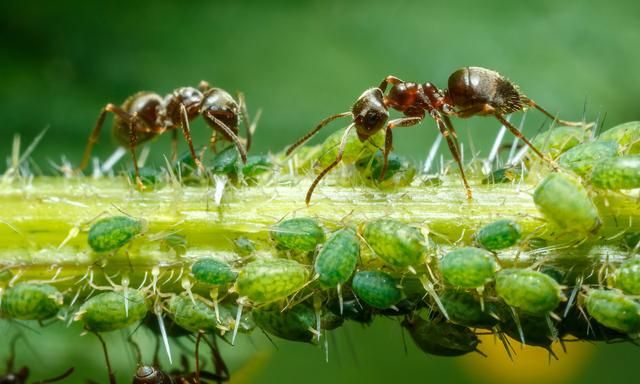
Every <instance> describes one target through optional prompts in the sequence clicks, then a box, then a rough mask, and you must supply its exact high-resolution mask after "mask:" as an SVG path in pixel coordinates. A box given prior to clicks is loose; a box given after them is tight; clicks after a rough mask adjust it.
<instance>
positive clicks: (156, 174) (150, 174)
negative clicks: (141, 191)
mask: <svg viewBox="0 0 640 384" xmlns="http://www.w3.org/2000/svg"><path fill="white" fill-rule="evenodd" d="M138 173H139V175H140V181H141V182H142V185H144V186H145V187H147V188H153V187H154V186H155V184H156V183H157V182H159V181H160V178H161V177H162V172H161V171H159V170H157V169H155V168H153V167H142V168H139V169H138ZM127 175H128V176H129V180H131V182H132V183H135V182H136V171H135V170H134V169H131V170H129V172H128V173H127Z"/></svg>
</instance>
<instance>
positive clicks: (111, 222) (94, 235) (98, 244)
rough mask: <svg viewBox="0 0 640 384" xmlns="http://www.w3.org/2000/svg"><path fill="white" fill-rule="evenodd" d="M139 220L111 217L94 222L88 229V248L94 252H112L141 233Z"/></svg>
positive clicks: (126, 217)
mask: <svg viewBox="0 0 640 384" xmlns="http://www.w3.org/2000/svg"><path fill="white" fill-rule="evenodd" d="M143 230H144V225H143V222H142V221H141V220H136V219H134V218H131V217H129V216H112V217H106V218H104V219H100V220H98V221H96V222H95V223H94V224H93V225H92V226H91V228H90V229H89V237H88V241H89V246H90V247H91V248H92V249H93V250H94V251H96V252H109V251H114V250H116V249H118V248H120V247H122V246H123V245H125V244H127V243H128V242H129V241H131V239H133V238H134V237H136V236H137V235H139V234H140V233H142V231H143Z"/></svg>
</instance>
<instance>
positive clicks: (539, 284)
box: [0, 173, 640, 383]
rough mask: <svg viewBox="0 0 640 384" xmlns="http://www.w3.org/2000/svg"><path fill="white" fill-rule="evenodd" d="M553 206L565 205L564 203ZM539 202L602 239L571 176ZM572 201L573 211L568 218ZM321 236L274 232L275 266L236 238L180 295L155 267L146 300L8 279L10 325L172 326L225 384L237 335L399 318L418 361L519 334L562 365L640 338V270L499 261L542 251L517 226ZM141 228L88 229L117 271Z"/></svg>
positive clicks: (118, 221) (310, 223)
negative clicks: (116, 257)
mask: <svg viewBox="0 0 640 384" xmlns="http://www.w3.org/2000/svg"><path fill="white" fill-rule="evenodd" d="M554 194H555V195H559V196H566V197H567V198H568V199H569V200H567V201H565V200H563V199H560V201H558V200H559V199H557V198H555V199H553V198H551V197H552V195H554ZM534 200H535V201H536V203H537V204H538V205H539V207H540V210H541V212H542V213H543V214H544V215H545V216H547V217H548V219H549V220H550V221H551V222H553V223H556V224H560V225H564V226H567V227H569V228H571V230H575V231H582V232H584V233H587V234H588V233H594V231H597V230H598V227H599V224H600V223H601V219H600V217H599V214H598V211H597V209H595V207H594V206H593V203H592V202H591V200H590V199H589V197H588V195H587V194H586V193H585V191H584V187H583V186H582V185H581V184H580V183H579V182H577V181H575V180H574V179H572V178H570V177H569V176H566V175H563V174H560V173H553V174H551V175H550V176H548V177H547V178H546V179H545V180H543V181H542V182H541V183H540V184H539V186H538V187H537V188H536V190H535V192H534ZM563 202H564V203H563ZM567 203H571V204H573V205H572V206H571V207H572V208H571V209H568V210H567V209H564V204H567ZM554 204H555V205H554ZM558 212H560V214H559V213H558ZM558 215H559V216H558ZM569 224H571V226H569ZM325 225H326V224H325V223H322V222H321V221H320V220H317V219H315V218H311V217H296V218H292V219H286V220H282V221H279V222H277V223H275V224H273V225H272V226H271V227H270V229H269V237H270V244H268V248H270V249H271V251H270V252H268V253H267V254H265V253H264V252H262V253H257V252H256V251H255V247H256V244H254V243H253V242H252V241H251V240H249V239H247V238H238V239H236V240H235V244H236V247H237V249H238V254H237V257H235V258H232V259H221V258H215V257H204V258H200V259H198V260H194V261H187V260H186V259H185V260H184V261H182V262H181V268H182V269H183V275H182V278H181V287H182V292H181V293H176V291H175V289H174V290H170V289H167V291H166V292H165V291H164V287H163V285H162V283H161V279H160V273H161V272H160V271H159V269H157V268H154V270H152V271H151V273H150V274H151V276H153V278H152V279H151V280H150V281H146V278H145V281H143V282H141V283H140V282H139V285H138V286H137V287H136V288H134V287H133V286H134V285H133V284H132V282H130V281H129V278H128V277H125V276H123V277H122V279H121V283H120V285H117V284H115V283H113V282H112V281H111V279H110V278H109V277H108V276H105V278H106V279H107V280H108V281H109V282H110V283H111V286H107V287H98V286H96V285H95V283H94V282H93V276H94V272H95V273H96V274H98V273H99V268H97V267H94V268H93V269H94V270H92V271H91V272H90V276H89V277H87V276H82V277H79V278H78V279H79V280H80V281H82V280H84V279H88V280H89V282H88V284H89V285H90V286H91V287H92V288H94V289H97V291H96V293H94V294H93V295H90V297H87V298H85V299H84V300H83V301H82V302H80V301H77V302H76V299H77V297H76V298H72V296H73V293H74V292H73V291H72V290H69V289H67V290H64V291H63V292H61V291H60V290H59V289H58V288H57V286H58V284H57V283H56V282H55V280H53V281H52V282H50V283H39V282H28V281H24V282H23V281H19V279H18V281H15V280H14V279H13V277H12V276H11V274H12V271H10V270H4V274H5V275H7V276H4V277H3V280H2V281H3V291H2V296H1V304H0V311H1V312H0V313H1V315H2V317H4V318H8V319H13V320H38V321H44V320H48V319H52V318H55V317H61V318H64V317H65V316H66V317H69V316H71V318H72V319H73V320H74V321H76V322H78V323H80V324H81V325H82V327H83V328H84V329H85V330H86V331H89V332H92V333H95V334H96V335H98V337H99V334H100V333H104V332H111V331H115V330H119V329H123V328H127V327H132V326H135V325H137V324H139V323H140V322H144V323H145V324H146V323H148V322H149V320H148V319H149V318H151V319H152V320H153V321H152V322H153V323H155V326H156V327H157V326H158V325H159V326H160V328H159V329H160V333H161V334H162V337H163V338H165V342H166V339H167V338H168V337H169V335H168V334H167V331H166V328H167V324H168V323H171V324H172V328H173V332H175V330H176V329H179V330H181V332H183V333H182V334H187V335H188V334H192V335H196V336H197V339H196V340H197V341H196V349H195V353H196V355H197V354H198V353H199V352H198V344H199V343H200V339H201V338H204V340H206V343H207V344H210V345H211V350H212V354H213V356H214V360H216V359H217V360H216V361H217V362H216V363H215V364H214V365H215V367H216V368H215V369H216V372H210V371H204V370H203V371H200V370H199V369H198V368H197V369H196V371H194V372H191V373H188V372H184V373H183V376H184V375H187V376H188V375H191V376H189V377H202V378H203V380H206V379H207V378H208V379H209V380H212V381H218V382H219V381H223V380H226V378H228V371H226V367H224V362H223V361H222V360H221V358H219V356H218V355H217V349H216V348H215V347H214V346H213V344H212V343H214V342H215V338H216V337H220V338H222V339H224V340H225V341H227V342H229V343H231V344H234V343H235V342H236V335H237V333H238V332H240V333H249V332H251V331H253V330H254V329H255V328H260V329H262V330H264V331H266V332H267V333H268V334H270V335H273V336H276V337H279V338H283V339H286V340H293V341H300V342H308V343H318V342H319V341H320V340H321V338H322V337H323V336H324V335H325V333H326V332H327V331H330V330H333V329H335V328H337V327H339V326H341V325H342V324H343V323H344V322H345V321H347V320H351V321H355V322H360V323H365V324H366V323H369V322H371V321H373V318H374V317H375V316H385V317H396V318H399V320H400V323H401V324H402V326H403V327H404V328H405V329H406V330H407V331H408V332H409V334H410V335H411V337H412V338H413V340H414V341H415V343H416V345H417V346H418V347H419V348H420V349H422V350H423V351H425V352H426V353H430V354H435V355H442V356H456V355H461V354H465V353H469V352H474V351H476V352H480V348H481V346H480V345H479V340H478V338H477V336H476V333H477V332H482V330H489V331H491V332H493V333H495V334H496V335H498V337H499V338H500V339H501V340H502V341H503V342H504V343H505V347H506V348H507V352H509V351H510V348H511V347H510V344H509V339H508V338H507V337H506V336H509V337H511V338H512V339H516V340H519V341H521V342H523V343H526V344H531V345H535V346H541V347H544V348H546V349H548V350H549V352H550V353H552V354H553V351H552V349H551V345H552V343H553V342H555V341H562V340H564V339H567V338H571V337H575V338H589V339H591V340H606V341H615V340H632V339H635V337H636V335H637V333H638V332H640V303H639V302H638V301H637V300H636V298H635V297H636V295H638V294H640V261H639V259H636V258H632V259H629V260H627V261H625V262H623V263H621V264H620V265H618V266H616V267H615V270H614V271H613V272H612V273H610V274H609V275H608V276H607V277H606V278H604V279H603V278H602V277H601V276H599V274H597V273H594V271H593V270H592V269H588V268H587V269H580V268H579V267H577V266H573V267H571V268H564V269H563V268H560V267H558V266H557V265H555V264H554V263H553V261H552V260H546V259H545V258H544V257H542V258H541V259H539V260H537V261H535V262H534V263H533V264H531V263H528V264H529V266H528V267H527V266H524V265H525V264H519V263H517V262H515V263H514V259H513V258H512V257H508V258H506V259H503V258H502V257H501V255H502V254H503V252H514V251H517V252H520V251H522V250H527V249H529V250H530V249H535V248H536V247H538V246H537V245H535V244H536V243H535V242H534V241H533V239H530V238H523V230H522V228H521V227H520V225H519V224H518V222H517V220H514V219H513V218H503V219H498V220H496V221H493V222H490V223H485V225H483V226H481V227H479V228H477V230H476V231H475V233H474V234H473V235H472V236H471V237H469V238H468V239H469V240H467V241H464V242H462V243H460V244H446V243H439V242H437V241H436V238H434V236H433V235H431V234H429V233H425V231H424V228H423V227H421V226H415V225H409V224H407V223H404V222H401V221H397V220H393V219H386V218H381V219H373V220H369V221H367V222H364V223H359V224H354V225H344V226H342V227H340V226H338V227H335V225H334V230H333V231H330V232H329V231H328V230H327V229H326V228H325ZM145 230H146V223H145V222H144V221H143V220H139V219H136V218H132V217H129V216H111V217H103V218H101V219H99V220H97V221H95V222H94V223H93V224H92V225H91V227H90V229H89V231H88V236H87V242H88V245H89V247H90V248H91V249H92V250H93V253H94V254H95V255H96V257H97V258H98V259H99V260H100V259H101V258H102V260H104V261H105V262H106V263H108V262H109V257H110V255H112V254H113V253H116V252H118V251H119V250H120V249H121V248H123V247H126V246H127V245H128V244H129V243H131V242H134V241H143V240H144V237H141V235H143V234H144V232H145ZM174 237H175V236H174ZM627 238H628V236H627V237H625V239H627ZM540 240H542V239H540ZM631 241H633V239H631ZM636 241H637V239H636ZM170 243H171V244H174V245H175V244H178V245H180V246H183V247H186V246H188V241H187V239H182V241H178V239H177V237H176V238H172V239H171V242H170ZM544 244H545V243H544V241H542V248H544ZM626 246H630V247H631V248H633V247H636V245H635V244H631V245H629V244H627V245H626ZM174 250H175V249H174ZM176 254H179V253H178V252H177V251H176ZM185 268H186V269H187V272H184V269H185ZM591 268H592V267H591ZM145 276H146V274H145ZM67 287H68V286H67ZM63 309H64V310H63ZM158 321H159V323H157V322H158ZM594 329H597V331H594ZM594 332H596V333H594ZM211 336H213V340H214V341H213V342H212V341H211V340H210V339H209V338H207V337H211ZM480 353H481V352H480ZM105 354H106V347H105ZM215 356H218V358H215ZM107 361H108V360H107ZM140 364H141V365H140V367H141V368H140V369H139V370H138V372H137V373H136V375H138V376H144V375H145V374H149V375H151V374H158V375H160V374H162V371H161V370H160V371H159V369H160V367H157V366H150V365H145V363H144V362H142V361H140ZM107 366H108V369H109V380H110V382H112V383H113V382H115V379H114V377H113V374H112V373H111V368H110V365H109V364H108V363H107ZM185 377H186V376H185ZM140 380H141V379H140ZM139 382H144V381H139ZM188 382H190V381H188Z"/></svg>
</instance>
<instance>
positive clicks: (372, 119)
mask: <svg viewBox="0 0 640 384" xmlns="http://www.w3.org/2000/svg"><path fill="white" fill-rule="evenodd" d="M379 120H380V118H379V116H378V114H377V113H375V112H368V113H367V114H366V115H365V117H364V121H365V124H366V125H367V126H368V127H371V126H376V125H377V124H378V121H379Z"/></svg>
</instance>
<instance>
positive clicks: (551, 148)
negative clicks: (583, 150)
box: [533, 127, 589, 159]
mask: <svg viewBox="0 0 640 384" xmlns="http://www.w3.org/2000/svg"><path fill="white" fill-rule="evenodd" d="M588 137H589V132H588V131H587V130H585V129H583V128H581V127H554V128H553V129H549V130H548V131H546V132H543V133H541V134H540V135H538V136H537V137H536V138H535V139H534V140H533V145H534V146H535V147H536V148H539V149H540V150H541V151H542V152H544V153H546V154H547V155H549V156H550V157H551V158H552V159H556V158H558V156H560V155H562V154H563V153H565V152H566V151H568V150H570V149H571V148H573V147H575V146H576V145H578V144H580V143H584V142H585V141H586V140H587V139H588Z"/></svg>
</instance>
